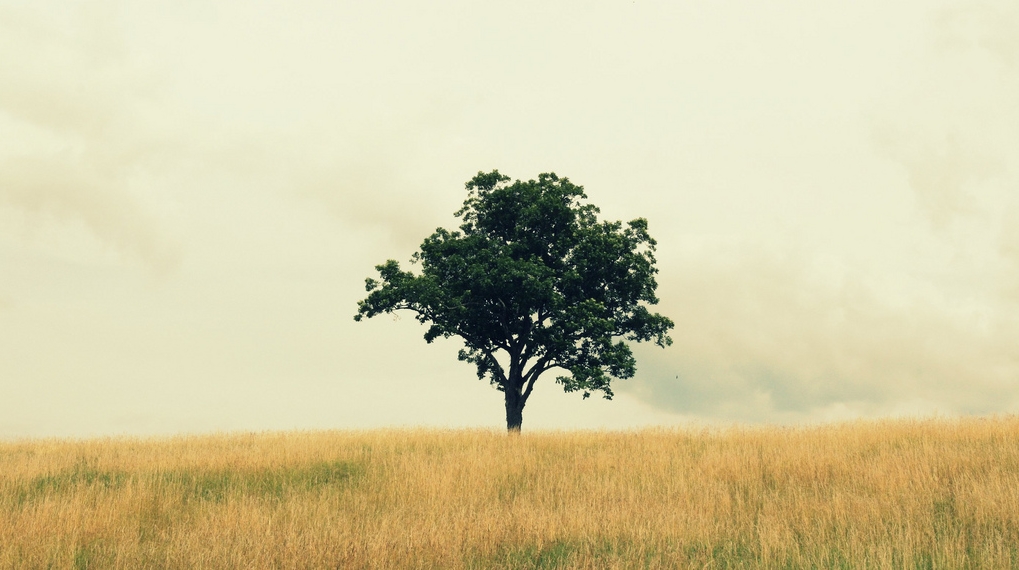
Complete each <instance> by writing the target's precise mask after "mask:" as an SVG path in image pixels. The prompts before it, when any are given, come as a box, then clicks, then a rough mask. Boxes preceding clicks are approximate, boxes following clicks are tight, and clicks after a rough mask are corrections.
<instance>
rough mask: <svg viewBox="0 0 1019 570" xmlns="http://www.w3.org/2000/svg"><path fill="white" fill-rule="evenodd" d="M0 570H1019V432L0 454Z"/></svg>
mask: <svg viewBox="0 0 1019 570" xmlns="http://www.w3.org/2000/svg"><path fill="white" fill-rule="evenodd" d="M0 567H3V568H613V567H617V568H645V567H646V568H676V567H680V568H683V567H692V568H758V567H764V568H803V567H816V568H967V567H972V568H1010V567H1011V568H1019V419H1017V418H1015V417H998V418H985V419H965V420H925V421H901V420H900V421H882V422H855V423H846V424H839V425H832V426H822V427H812V428H795V429H789V428H774V427H772V428H731V429H722V430H692V429H691V430H671V431H664V430H663V431H641V432H630V433H626V432H604V433H601V432H565V433H526V432H525V433H524V434H523V435H522V436H520V437H508V436H507V435H506V434H505V433H499V432H489V431H368V432H315V433H301V432H296V433H266V434H244V435H217V436H202V437H181V438H173V439H107V440H88V441H58V440H28V441H18V442H7V443H0Z"/></svg>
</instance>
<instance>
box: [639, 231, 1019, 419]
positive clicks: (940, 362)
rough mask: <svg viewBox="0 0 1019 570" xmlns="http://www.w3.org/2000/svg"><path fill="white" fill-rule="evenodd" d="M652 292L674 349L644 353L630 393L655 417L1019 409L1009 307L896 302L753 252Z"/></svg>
mask: <svg viewBox="0 0 1019 570" xmlns="http://www.w3.org/2000/svg"><path fill="white" fill-rule="evenodd" d="M674 261H676V260H674ZM661 290H662V291H663V294H665V295H667V296H668V298H667V300H666V301H665V302H663V305H662V310H663V311H664V312H665V314H668V315H670V316H671V317H672V318H673V319H674V320H675V321H676V323H677V326H676V331H675V333H674V334H673V338H674V339H675V344H674V345H673V346H672V347H671V348H669V349H667V350H666V351H664V352H663V351H656V350H653V349H642V350H641V351H640V357H641V361H640V362H641V366H642V367H643V368H641V370H640V373H639V374H638V379H637V380H636V381H635V382H634V383H633V385H631V386H629V387H628V388H627V389H628V390H632V391H634V393H636V394H638V395H640V396H641V397H642V398H644V399H646V401H648V402H653V403H655V404H656V405H658V406H660V407H662V408H664V409H668V410H672V411H676V412H682V413H687V414H702V415H705V416H708V417H725V418H728V419H733V420H757V421H760V420H783V421H797V420H803V419H823V418H825V416H826V414H828V413H830V412H831V410H833V409H838V410H841V412H840V413H841V414H842V415H847V414H848V415H857V416H874V415H881V414H888V413H890V412H892V411H896V410H904V411H905V410H910V409H912V411H914V412H920V411H941V412H943V413H986V412H1000V411H1015V410H1016V409H1019V407H1017V406H1019V380H1017V379H1019V350H1017V349H1016V347H1015V344H1014V342H1011V341H1010V339H1014V338H1016V335H1017V333H1019V327H1017V326H1016V321H1015V319H1014V317H1015V316H1016V313H1015V311H1014V309H1013V310H1011V311H1006V312H1004V313H1002V312H1001V311H1002V309H1003V307H1001V306H999V305H996V304H995V305H986V304H980V303H976V304H973V303H966V302H960V301H959V300H957V299H948V298H945V297H944V296H943V295H941V294H940V293H939V292H938V291H937V289H936V288H933V287H922V286H921V287H917V288H916V290H914V292H913V295H911V296H910V297H909V298H907V299H906V300H905V301H904V302H898V303H893V302H889V301H888V300H887V299H888V295H887V294H886V293H885V292H882V291H881V290H880V288H879V287H875V286H874V285H872V284H868V283H867V281H866V280H865V279H863V278H862V277H861V276H859V275H842V276H839V277H837V278H834V279H833V278H832V277H831V275H825V274H824V272H819V271H817V268H816V264H813V263H811V260H809V259H804V258H796V257H792V258H790V257H775V256H774V255H772V254H768V253H767V252H761V251H760V250H757V249H756V248H753V247H744V248H740V249H739V250H734V249H732V248H717V249H715V250H714V251H712V255H710V256H704V257H699V256H689V257H687V258H686V259H681V260H678V261H676V262H675V263H672V264H670V266H669V272H668V274H667V275H666V276H665V277H663V279H662V283H661ZM921 403H922V405H921Z"/></svg>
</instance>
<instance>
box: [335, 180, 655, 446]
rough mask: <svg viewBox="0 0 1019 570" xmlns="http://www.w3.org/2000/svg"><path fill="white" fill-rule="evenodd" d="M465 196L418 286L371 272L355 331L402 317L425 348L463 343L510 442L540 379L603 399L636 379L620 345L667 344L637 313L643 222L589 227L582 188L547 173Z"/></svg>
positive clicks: (464, 356) (471, 189) (436, 237)
mask: <svg viewBox="0 0 1019 570" xmlns="http://www.w3.org/2000/svg"><path fill="white" fill-rule="evenodd" d="M467 190H468V197H467V200H466V201H464V205H463V208H461V209H460V210H459V211H458V212H456V216H457V217H459V218H460V219H461V220H462V223H461V224H460V231H449V230H446V229H443V228H439V229H437V230H436V231H435V233H433V234H432V235H431V236H429V237H428V238H426V239H425V241H424V243H422V244H421V250H420V251H418V252H417V253H415V254H414V256H413V257H412V260H411V262H412V263H420V265H421V272H420V274H418V275H415V274H414V273H412V272H410V271H403V270H401V269H400V264H399V263H397V262H396V261H394V260H389V261H387V262H386V263H384V264H382V265H379V266H376V267H375V269H376V270H377V271H378V272H379V279H371V278H369V279H366V280H365V283H366V286H365V289H366V291H368V292H369V294H368V297H367V298H366V299H364V300H363V301H359V302H358V304H357V306H358V311H357V314H356V315H355V316H354V320H356V321H360V320H361V319H362V318H363V317H369V318H370V317H374V316H375V315H378V314H381V313H392V312H394V311H397V310H401V309H407V310H410V311H413V312H414V313H416V318H417V320H418V321H420V322H421V323H424V324H428V325H429V327H428V331H427V332H425V340H426V341H427V342H432V341H433V340H435V339H436V338H438V337H440V336H441V337H446V338H448V337H451V336H458V337H460V338H461V339H463V342H464V348H463V349H462V350H460V353H459V359H460V360H462V361H465V362H470V363H472V364H474V365H475V366H476V367H477V372H478V378H479V379H484V378H486V377H487V378H488V379H489V381H490V382H491V384H492V385H494V386H495V388H496V389H497V390H499V391H500V392H502V393H503V394H504V395H505V398H506V427H507V429H508V430H509V431H510V432H519V431H520V425H521V423H522V421H523V411H524V405H525V404H526V403H527V399H528V398H529V397H530V396H531V391H532V390H533V389H534V383H535V382H536V381H537V380H538V377H539V376H541V374H542V373H544V372H546V371H548V370H551V369H553V368H558V369H561V370H563V371H565V372H567V373H568V374H564V375H562V376H559V377H558V378H557V379H556V381H557V382H558V383H559V384H561V385H562V386H563V389H564V390H565V391H566V392H576V391H580V392H583V395H584V398H587V397H588V396H590V395H591V393H592V392H596V391H597V392H601V393H602V394H603V396H604V397H605V398H606V399H612V389H611V386H610V383H611V382H612V380H613V379H623V378H630V377H632V376H633V374H634V372H635V371H636V361H635V360H634V357H633V353H632V352H631V351H630V348H629V346H627V345H626V343H625V342H623V340H630V341H638V342H640V341H654V342H655V344H657V345H658V346H661V347H665V346H667V345H669V344H672V339H671V338H669V336H668V335H667V333H668V331H669V329H671V328H672V326H673V323H672V321H671V320H669V319H668V318H666V317H664V316H662V315H659V314H657V313H651V312H650V311H649V310H648V308H647V306H648V305H654V304H656V303H657V302H658V298H657V297H655V288H656V287H657V283H656V282H655V273H657V271H658V270H657V269H656V268H655V258H654V251H655V240H653V239H651V236H650V235H648V231H647V220H645V219H643V218H638V219H636V220H633V221H631V222H628V223H627V224H626V226H625V227H624V226H623V224H622V223H621V222H606V221H598V219H597V214H598V212H599V210H598V208H597V207H595V206H594V205H592V204H585V203H583V202H582V200H584V199H586V198H587V195H586V194H584V189H583V187H581V186H577V185H575V184H573V183H571V182H570V181H569V180H568V179H566V178H559V177H558V176H556V175H555V174H553V173H547V174H541V175H539V176H538V179H537V180H529V181H527V182H521V181H519V180H517V181H515V182H512V183H510V179H509V178H508V177H506V176H503V175H502V174H500V173H499V171H498V170H493V171H492V172H488V173H483V172H479V173H478V175H477V176H475V177H474V178H473V179H472V180H471V181H470V182H468V183H467Z"/></svg>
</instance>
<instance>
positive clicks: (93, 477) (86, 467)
mask: <svg viewBox="0 0 1019 570" xmlns="http://www.w3.org/2000/svg"><path fill="white" fill-rule="evenodd" d="M128 479H129V477H128V474H127V473H124V472H122V471H101V470H99V469H97V468H96V467H95V462H92V461H88V460H84V459H83V460H80V461H78V462H77V463H75V464H74V466H72V467H70V468H67V469H63V470H60V471H57V472H55V473H47V474H46V475H40V476H38V477H33V478H32V479H29V480H28V481H25V482H24V483H22V484H20V485H18V484H15V486H14V492H13V494H12V495H13V497H14V501H15V503H16V504H18V505H24V504H26V503H31V502H34V501H37V500H39V499H41V498H43V497H46V496H52V495H63V494H66V493H69V492H72V491H75V490H78V489H81V488H99V489H103V490H116V489H119V488H121V487H123V486H124V484H125V483H127V481H128Z"/></svg>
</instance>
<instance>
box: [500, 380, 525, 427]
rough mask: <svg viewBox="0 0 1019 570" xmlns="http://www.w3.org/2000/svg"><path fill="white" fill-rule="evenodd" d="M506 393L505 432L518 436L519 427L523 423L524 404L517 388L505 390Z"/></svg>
mask: <svg viewBox="0 0 1019 570" xmlns="http://www.w3.org/2000/svg"><path fill="white" fill-rule="evenodd" d="M505 393H506V431H508V432H509V433H510V434H519V433H520V425H521V424H522V423H524V402H523V398H521V394H520V390H519V388H507V389H506V390H505Z"/></svg>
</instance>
